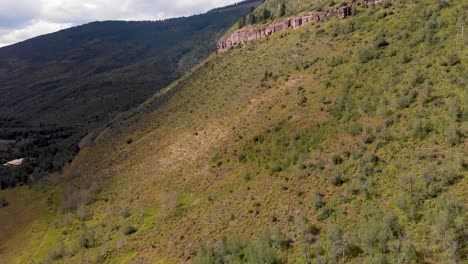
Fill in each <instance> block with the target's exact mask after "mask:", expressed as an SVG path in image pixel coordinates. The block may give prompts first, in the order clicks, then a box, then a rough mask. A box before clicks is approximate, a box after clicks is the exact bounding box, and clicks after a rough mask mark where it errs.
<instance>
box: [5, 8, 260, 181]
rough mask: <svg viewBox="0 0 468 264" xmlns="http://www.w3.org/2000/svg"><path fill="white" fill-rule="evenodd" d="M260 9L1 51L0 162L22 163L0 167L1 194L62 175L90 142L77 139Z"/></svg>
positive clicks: (86, 30)
mask: <svg viewBox="0 0 468 264" xmlns="http://www.w3.org/2000/svg"><path fill="white" fill-rule="evenodd" d="M258 4H259V1H246V2H242V3H239V4H237V5H234V6H231V7H225V8H221V9H217V10H212V11H210V12H208V13H206V14H202V15H196V16H192V17H187V18H177V19H168V20H164V21H153V22H149V21H142V22H124V21H107V22H95V23H90V24H86V25H82V26H79V27H74V28H70V29H67V30H62V31H59V32H56V33H53V34H48V35H45V36H40V37H38V38H34V39H31V40H27V41H25V42H22V43H18V44H15V45H11V46H8V47H4V48H1V49H0V87H1V88H0V92H1V94H2V96H0V164H3V163H5V162H7V161H10V160H13V159H17V158H26V162H25V164H24V165H23V166H20V167H19V168H8V169H7V168H3V166H2V167H0V185H1V188H2V189H4V188H8V187H15V186H17V185H21V184H42V183H43V181H44V180H45V179H44V178H45V176H46V175H47V174H50V173H52V172H60V171H61V170H62V168H63V166H64V165H66V164H67V163H69V162H71V160H72V159H73V157H74V156H75V155H76V154H77V153H78V151H79V150H80V146H81V147H83V146H86V145H89V144H91V143H92V141H93V140H94V138H93V137H92V136H90V135H88V137H87V138H85V139H84V140H83V141H81V139H83V137H84V136H85V135H86V134H87V133H89V132H90V131H92V130H95V129H98V128H100V127H101V126H103V125H105V124H107V123H108V122H109V121H111V120H113V119H114V118H115V117H116V116H118V115H119V114H121V113H123V112H125V111H128V110H130V109H132V108H133V107H135V106H137V105H139V104H141V103H142V102H143V101H145V100H146V99H147V98H148V97H150V96H151V95H152V94H153V93H154V92H155V91H158V90H161V89H162V88H164V87H165V86H167V85H168V84H170V83H171V82H172V81H174V80H176V79H177V78H179V77H180V76H182V75H183V74H184V73H185V72H186V71H188V70H189V69H190V68H192V67H193V66H195V65H197V64H198V63H200V62H201V61H203V60H204V59H205V58H206V57H208V56H209V55H210V54H211V53H212V52H214V51H215V49H216V41H217V39H218V38H219V37H221V36H222V34H223V33H224V32H225V31H226V30H227V29H228V28H229V27H230V26H231V25H232V24H233V23H234V22H235V21H236V20H237V19H239V17H242V16H244V15H245V14H247V13H248V12H249V10H250V8H251V7H255V6H256V5H258ZM38 69H39V70H38ZM80 141H81V142H80ZM128 143H131V141H129V142H128Z"/></svg>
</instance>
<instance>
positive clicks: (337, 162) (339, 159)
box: [332, 154, 343, 165]
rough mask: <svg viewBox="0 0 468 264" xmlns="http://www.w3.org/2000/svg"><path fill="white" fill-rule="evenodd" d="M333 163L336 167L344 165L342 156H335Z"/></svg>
mask: <svg viewBox="0 0 468 264" xmlns="http://www.w3.org/2000/svg"><path fill="white" fill-rule="evenodd" d="M332 162H333V164H335V165H340V164H342V163H343V158H342V157H341V156H340V155H338V154H335V155H333V156H332Z"/></svg>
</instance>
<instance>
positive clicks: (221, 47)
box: [218, 0, 390, 52]
mask: <svg viewBox="0 0 468 264" xmlns="http://www.w3.org/2000/svg"><path fill="white" fill-rule="evenodd" d="M385 1H390V0H362V1H355V2H353V3H349V4H347V5H344V6H341V7H338V8H336V9H334V10H331V11H328V12H311V13H306V14H304V15H301V16H296V17H290V18H287V19H284V20H281V21H278V22H275V23H273V24H270V25H267V26H263V27H247V28H243V29H240V30H237V31H235V32H234V33H232V34H229V35H226V36H224V37H222V38H221V39H220V40H219V41H218V52H223V51H226V50H228V49H230V48H232V47H237V46H238V45H241V44H244V43H246V42H248V41H252V40H256V39H261V38H265V37H268V36H270V35H272V34H274V33H276V32H282V31H286V30H290V29H296V28H299V27H302V26H304V25H307V24H311V23H320V22H323V21H325V20H327V19H328V18H330V17H333V16H337V17H338V18H340V19H345V18H347V17H349V16H351V14H352V9H353V7H354V6H369V5H374V4H378V3H381V2H385Z"/></svg>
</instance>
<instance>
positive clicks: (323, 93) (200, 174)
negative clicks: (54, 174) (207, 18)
mask: <svg viewBox="0 0 468 264" xmlns="http://www.w3.org/2000/svg"><path fill="white" fill-rule="evenodd" d="M316 2H317V1H313V0H302V1H291V3H303V4H306V3H309V5H308V7H307V5H306V7H307V8H306V9H309V8H315V7H314V6H315V3H316ZM319 2H321V3H322V4H323V5H326V6H328V7H330V8H335V7H337V6H339V5H340V3H336V2H335V1H319ZM272 3H277V2H276V1H275V0H272V1H268V2H266V3H265V4H266V6H268V4H272ZM262 8H265V6H260V7H259V8H258V9H256V10H254V11H253V13H256V12H260V11H259V10H261V9H262ZM286 8H287V9H286V10H288V8H290V7H288V6H286ZM467 8H468V7H467V6H466V4H465V1H462V0H445V1H443V0H441V1H418V0H409V1H388V2H385V3H384V4H379V5H375V6H372V7H370V8H367V7H357V8H356V9H355V10H354V14H353V16H351V17H349V18H347V19H344V20H340V19H338V18H337V17H333V18H331V19H330V20H328V21H327V22H324V23H319V24H308V25H305V26H303V27H301V28H299V29H297V30H289V31H286V32H282V33H278V34H274V35H272V36H270V37H268V38H263V39H260V40H257V41H250V42H248V43H247V44H245V45H242V46H239V47H237V48H233V49H230V50H228V51H226V52H224V53H220V54H213V55H212V56H210V57H209V58H208V59H207V60H205V61H204V62H203V63H201V64H199V65H198V66H196V67H195V68H193V69H191V70H190V71H189V72H188V73H187V74H185V75H184V76H183V77H182V78H180V79H179V80H177V81H176V82H173V83H172V84H171V85H169V86H167V87H166V88H165V89H164V90H162V91H160V92H158V93H156V94H155V95H154V96H153V97H152V98H150V99H149V100H147V101H146V102H145V103H143V104H142V105H140V106H139V107H138V108H136V109H135V110H134V111H132V114H131V115H129V116H127V117H126V118H124V119H118V120H116V121H115V122H112V123H111V124H109V125H108V126H106V127H105V129H104V131H103V133H102V134H100V136H99V139H100V140H98V141H97V142H96V144H95V145H92V146H88V147H85V148H83V150H82V151H81V152H80V153H79V154H78V155H77V157H76V159H75V160H74V161H73V162H72V163H70V164H69V165H67V166H66V168H65V170H64V177H66V178H65V179H66V180H63V181H60V180H57V181H56V182H53V183H51V184H50V186H48V187H47V188H45V189H43V190H42V192H41V193H39V194H37V192H35V191H33V190H29V189H25V188H19V190H18V191H25V192H29V193H30V195H31V197H35V196H34V195H38V196H40V197H42V199H35V201H36V202H33V203H30V204H29V205H28V206H30V207H31V208H32V209H34V210H37V208H41V207H43V208H44V209H43V211H42V215H41V218H38V219H36V220H34V221H31V222H30V224H29V225H28V226H27V227H24V228H22V229H21V230H18V231H17V232H16V233H15V234H13V235H11V236H10V237H9V238H8V239H4V241H5V242H4V243H3V246H2V248H3V251H2V253H1V254H2V257H3V258H4V259H7V260H9V261H10V262H9V263H25V262H26V261H29V260H33V261H35V262H36V263H41V262H45V263H47V262H56V263H87V262H88V263H203V264H204V263H466V261H467V253H468V247H467V243H468V241H467V237H468V229H467V213H466V212H467V208H466V204H467V190H468V182H467V176H468V173H467V172H468V171H467V169H468V168H467V167H468V159H467V155H466V153H467V150H468V149H467V148H468V143H467V142H468V141H467V133H468V122H467V121H468V109H467V105H468V92H467V89H466V88H467V85H466V83H467V82H466V76H468V70H467V69H468V68H467V60H466V58H467V55H468V49H467V44H468V43H467V41H468V40H467V38H466V36H464V35H463V33H462V32H463V30H462V29H463V28H464V26H465V21H466V14H467V12H466V11H467ZM302 11H314V10H313V9H310V10H305V9H302V8H300V9H298V11H297V12H302ZM287 12H291V13H287V14H285V16H287V15H295V13H294V12H293V11H287ZM130 117H131V118H130ZM4 195H5V197H6V199H7V200H8V199H9V197H12V196H13V195H14V192H12V190H9V191H7V192H4ZM7 208H8V207H7ZM10 210H12V209H11V208H10ZM0 212H1V211H0ZM0 219H2V218H0ZM0 226H1V225H0Z"/></svg>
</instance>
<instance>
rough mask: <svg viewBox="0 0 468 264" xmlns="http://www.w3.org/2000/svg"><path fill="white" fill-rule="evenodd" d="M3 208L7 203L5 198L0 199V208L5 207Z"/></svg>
mask: <svg viewBox="0 0 468 264" xmlns="http://www.w3.org/2000/svg"><path fill="white" fill-rule="evenodd" d="M5 206H8V201H7V200H6V199H5V198H3V197H1V198H0V208H2V207H5Z"/></svg>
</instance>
